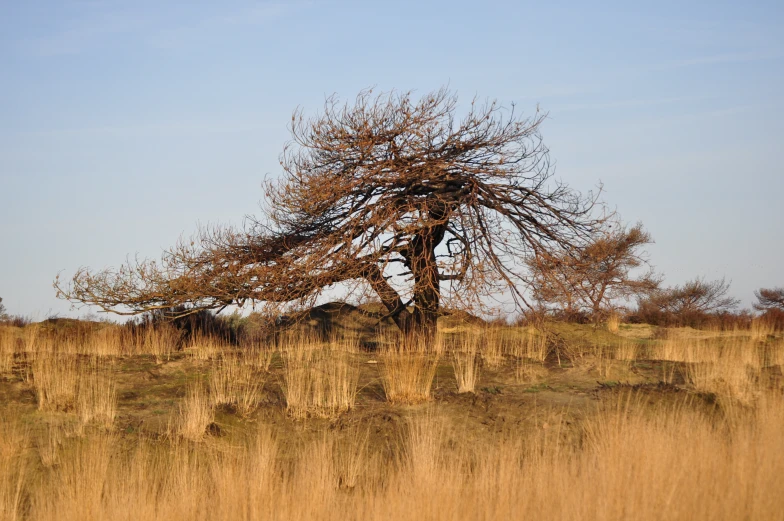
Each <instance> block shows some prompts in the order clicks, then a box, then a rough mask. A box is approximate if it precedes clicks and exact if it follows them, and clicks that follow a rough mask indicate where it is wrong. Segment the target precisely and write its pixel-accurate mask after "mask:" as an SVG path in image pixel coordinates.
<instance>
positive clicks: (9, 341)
mask: <svg viewBox="0 0 784 521" xmlns="http://www.w3.org/2000/svg"><path fill="white" fill-rule="evenodd" d="M15 351H16V335H15V334H14V332H13V331H12V330H11V328H8V327H3V326H0V375H2V374H6V373H10V372H11V369H12V368H13V366H14V352H15Z"/></svg>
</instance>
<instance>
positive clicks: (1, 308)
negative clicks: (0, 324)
mask: <svg viewBox="0 0 784 521" xmlns="http://www.w3.org/2000/svg"><path fill="white" fill-rule="evenodd" d="M6 318H8V314H7V313H6V310H5V305H4V304H3V298H2V297H0V320H5V319H6Z"/></svg>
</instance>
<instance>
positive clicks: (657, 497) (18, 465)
mask: <svg viewBox="0 0 784 521" xmlns="http://www.w3.org/2000/svg"><path fill="white" fill-rule="evenodd" d="M442 322H443V324H442V327H441V328H440V330H439V332H438V334H437V337H436V339H435V342H436V343H437V344H438V347H434V346H430V347H425V346H422V345H419V344H416V343H412V342H410V341H408V342H404V341H403V340H404V338H402V337H399V336H398V337H392V336H387V337H379V338H377V339H376V342H375V344H374V345H375V346H376V347H375V349H376V350H375V351H370V352H365V351H362V350H360V349H359V348H358V346H357V345H356V343H355V342H353V341H351V340H350V339H345V338H334V339H332V340H331V341H329V342H324V341H323V340H321V339H320V338H317V339H313V338H308V337H303V336H302V335H301V334H299V333H298V332H292V334H282V335H280V336H279V337H278V340H277V343H276V344H269V345H253V346H251V347H250V348H247V349H246V348H242V347H239V346H237V345H232V344H229V343H225V342H223V343H221V342H219V341H218V340H217V339H209V338H207V339H203V340H204V342H206V343H208V344H218V343H221V349H220V352H219V353H217V354H216V355H215V356H214V357H211V358H210V359H200V358H197V357H194V356H191V355H189V353H188V351H187V350H186V351H185V352H178V351H175V350H172V352H171V354H170V355H169V358H168V359H166V358H165V357H164V358H160V359H159V360H156V355H155V352H158V351H159V349H158V348H157V347H154V348H153V349H152V350H151V351H150V352H148V353H140V352H138V351H136V349H139V348H140V347H139V345H138V344H133V343H132V344H130V345H133V346H134V347H133V348H132V349H133V350H130V349H128V348H127V347H126V346H125V344H124V342H123V339H124V338H126V337H125V336H124V333H123V328H120V327H107V326H106V325H104V326H103V327H100V328H99V327H92V326H91V328H86V329H85V332H83V333H80V334H79V335H78V338H79V340H78V341H77V340H76V339H75V338H73V339H72V340H70V341H68V340H67V338H69V336H68V335H66V334H64V333H63V332H62V331H58V330H56V329H49V328H47V327H44V326H43V325H38V326H29V327H27V328H12V327H5V328H0V348H1V349H2V350H4V352H11V353H12V363H11V364H10V365H7V366H6V368H5V370H4V371H3V373H2V375H0V396H2V398H3V400H0V519H2V520H11V519H14V520H26V519H36V520H43V521H46V520H48V519H58V520H69V519H74V520H76V519H79V520H81V519H107V520H114V519H138V520H145V519H197V520H198V519H211V520H214V519H226V520H228V519H238V518H239V519H248V520H253V519H306V518H307V519H313V518H317V519H367V518H371V519H418V520H419V519H433V520H437V519H455V518H470V519H510V518H515V517H519V516H520V515H526V516H530V517H535V518H537V519H576V520H579V519H592V520H594V519H599V520H605V519H606V520H620V519H628V517H629V516H630V515H631V514H630V513H633V517H634V518H635V519H643V520H645V519H661V518H662V517H664V518H667V519H690V520H691V519H738V518H749V519H783V518H784V517H783V516H782V513H781V512H782V511H781V508H780V506H781V504H780V500H779V498H778V495H777V491H778V488H779V481H780V479H779V478H780V476H781V473H782V472H784V458H782V457H781V454H782V450H784V445H782V437H781V430H782V429H784V414H782V412H781V411H782V410H784V380H782V378H781V370H782V368H783V367H784V339H782V337H781V335H780V334H779V333H778V332H776V331H775V329H773V328H772V327H771V326H770V325H768V324H767V323H765V322H764V321H756V322H753V323H752V326H751V328H749V329H735V330H729V331H722V330H719V329H715V330H701V331H698V330H693V329H688V328H678V329H667V330H663V331H664V332H663V333H660V334H659V335H658V336H659V337H661V338H658V339H653V338H649V339H646V340H644V341H640V340H635V339H634V338H633V337H621V336H617V335H614V334H611V333H610V332H608V331H606V330H604V329H597V328H593V327H587V326H577V325H571V324H564V323H540V324H539V325H538V327H537V328H534V327H510V326H505V327H494V328H485V327H484V326H482V325H479V324H469V323H448V322H447V321H442ZM59 327H61V328H65V327H67V326H66V324H65V323H63V324H60V326H59ZM80 327H81V326H80ZM628 327H629V326H628V325H625V324H621V325H619V331H618V332H619V333H621V334H622V333H624V332H625V329H626V328H628ZM70 330H71V331H72V333H71V334H72V335H75V332H74V331H75V328H73V327H71V329H70ZM153 331H154V332H153V333H150V334H151V335H154V334H158V335H161V337H162V338H163V337H167V338H172V337H171V336H169V335H168V333H167V332H166V331H164V330H161V329H153ZM93 336H94V338H93ZM115 336H116V338H115ZM141 337H142V338H146V336H145V335H142V336H141ZM134 338H135V337H134ZM58 340H60V341H62V343H60V342H58ZM101 340H103V341H106V342H107V347H104V348H100V347H98V346H97V343H98V342H99V341H101ZM420 341H421V340H420ZM158 344H159V343H158V342H145V343H142V344H141V346H145V345H146V346H156V345H158ZM153 351H154V352H153ZM95 353H103V354H95ZM108 353H111V354H108ZM437 353H441V354H440V356H439V354H437ZM46 360H51V361H52V362H46ZM488 361H492V364H491V363H489V362H488ZM55 362H56V363H55ZM453 364H454V365H453ZM474 364H478V365H474ZM471 371H481V380H479V381H477V380H476V379H475V380H474V382H473V389H469V387H471V383H470V379H471V378H472V375H471ZM55 374H56V375H58V376H57V378H54V377H53V375H55ZM478 374H479V373H478V372H475V373H473V377H474V378H476V376H477V375H478ZM55 380H57V381H62V382H63V383H64V384H65V385H64V387H63V388H64V389H65V391H62V392H61V391H58V390H57V388H55V387H52V386H51V385H52V383H53V382H54V381H55ZM597 380H598V381H599V383H597ZM69 382H70V383H69ZM622 382H627V384H625V385H624V384H623V383H622ZM663 382H667V383H666V384H665V383H663ZM39 389H40V391H39ZM39 392H40V395H41V396H48V397H49V398H45V399H44V402H45V403H46V404H47V405H45V406H44V407H43V408H41V409H39V406H38V403H40V402H36V400H35V399H34V398H33V393H36V396H38V393H39ZM295 395H296V396H295ZM298 400H299V401H298ZM243 404H245V405H243ZM706 476H710V479H707V478H706Z"/></svg>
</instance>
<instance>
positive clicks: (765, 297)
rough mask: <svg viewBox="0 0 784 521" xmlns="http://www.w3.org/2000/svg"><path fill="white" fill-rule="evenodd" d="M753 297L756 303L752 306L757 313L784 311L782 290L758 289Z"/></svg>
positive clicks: (783, 289) (783, 293)
mask: <svg viewBox="0 0 784 521" xmlns="http://www.w3.org/2000/svg"><path fill="white" fill-rule="evenodd" d="M754 296H755V297H757V302H755V303H754V304H753V306H754V309H756V310H757V311H763V312H764V311H771V310H779V311H784V288H760V289H759V290H757V291H755V292H754Z"/></svg>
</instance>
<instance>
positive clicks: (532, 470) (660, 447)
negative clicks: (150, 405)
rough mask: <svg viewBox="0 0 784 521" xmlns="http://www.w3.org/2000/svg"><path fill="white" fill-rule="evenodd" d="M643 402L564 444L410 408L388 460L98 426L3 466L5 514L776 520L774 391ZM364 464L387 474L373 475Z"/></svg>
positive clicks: (260, 441) (615, 405)
mask: <svg viewBox="0 0 784 521" xmlns="http://www.w3.org/2000/svg"><path fill="white" fill-rule="evenodd" d="M776 400H778V401H776ZM638 402H639V400H637V399H636V397H635V396H634V395H627V396H621V397H620V398H619V399H617V400H616V401H615V402H609V403H607V406H606V407H605V408H603V409H602V410H600V411H598V412H596V413H594V414H592V415H591V416H589V417H588V418H587V419H586V420H585V422H584V424H583V431H584V433H585V435H584V439H585V442H584V443H583V444H582V446H577V445H571V444H569V443H566V442H564V441H563V440H562V438H561V437H560V436H559V435H558V432H559V425H552V426H551V427H549V428H548V429H546V430H542V431H541V432H540V433H539V434H537V435H534V436H528V437H525V438H521V437H520V436H514V435H494V436H491V437H489V438H488V439H486V440H485V441H483V442H480V443H477V442H476V441H469V440H468V439H461V438H454V437H453V435H452V434H450V432H449V430H448V429H446V428H445V424H444V421H445V420H444V419H443V418H441V417H440V416H439V415H438V412H437V411H436V412H435V413H429V414H425V415H420V416H418V417H415V418H413V419H412V420H411V422H410V423H409V429H408V436H407V437H406V439H405V441H404V442H403V444H402V447H401V448H402V452H401V453H400V458H392V459H381V460H378V459H374V457H373V456H372V455H370V454H369V453H368V452H367V451H366V450H365V449H361V450H349V451H348V452H346V449H347V448H350V447H351V444H348V443H345V442H344V441H345V440H340V441H339V440H337V438H336V437H335V435H334V434H333V433H331V432H329V431H324V432H322V433H321V434H320V435H319V436H317V437H316V439H315V440H314V441H311V442H307V443H305V445H304V446H303V447H302V448H301V449H300V450H299V451H297V453H296V455H295V456H294V460H293V461H289V462H287V460H284V459H281V454H280V452H279V446H278V441H277V440H276V438H275V437H274V436H272V435H270V434H269V431H268V430H267V429H263V428H262V429H261V430H260V432H259V434H257V435H256V436H255V437H254V438H251V439H250V440H249V441H248V443H246V444H241V445H238V446H235V447H232V448H224V449H221V450H214V449H212V448H210V446H209V445H206V444H201V445H199V446H196V447H188V446H184V445H178V444H173V445H171V447H169V448H166V447H160V448H156V447H155V446H153V445H150V444H148V443H146V442H143V441H140V442H139V443H138V444H137V445H136V446H135V447H131V448H130V449H122V448H121V447H120V446H119V445H118V444H117V443H116V442H115V440H114V439H113V438H112V437H110V436H105V435H97V436H96V437H93V438H90V439H87V440H76V442H75V445H74V446H73V447H72V449H71V450H69V451H68V453H67V454H64V455H63V457H62V461H61V463H60V464H59V465H57V466H54V467H51V468H49V469H46V470H45V471H44V473H43V476H42V477H41V478H40V480H38V481H27V480H24V479H22V480H19V478H18V476H19V473H18V472H19V470H18V468H19V467H18V465H19V464H20V460H19V459H18V458H19V455H18V454H19V453H18V451H17V453H16V454H15V455H14V456H13V457H14V458H17V460H16V463H15V464H14V465H12V466H10V467H9V466H8V465H4V466H2V467H0V480H3V479H4V480H6V481H0V484H4V485H8V486H7V487H6V488H5V489H4V490H6V491H7V494H8V495H7V496H5V497H8V498H9V501H8V502H5V503H3V505H4V510H3V513H4V519H21V518H24V519H36V520H39V521H50V520H58V521H70V520H74V521H76V520H84V519H106V520H130V519H135V520H141V521H144V520H152V519H189V520H197V521H198V520H205V521H206V520H211V521H214V520H219V521H223V520H225V521H228V520H234V519H246V520H257V519H270V520H284V519H286V520H288V519H325V520H360V519H377V520H404V521H405V520H417V521H419V520H423V519H425V520H441V519H444V520H447V519H448V520H452V519H476V520H484V519H517V518H519V517H520V516H521V513H524V515H525V516H526V517H528V518H533V519H541V520H545V521H546V520H562V519H574V520H583V519H585V520H588V519H590V520H599V521H604V520H608V521H609V520H623V519H630V518H633V519H636V520H642V521H647V520H659V519H668V520H676V521H677V520H689V521H692V520H698V521H699V520H716V519H726V520H731V519H766V520H774V521H775V520H781V519H782V518H784V513H782V510H781V500H780V494H779V489H780V486H779V485H780V476H781V475H782V473H783V472H784V459H783V458H781V457H779V455H780V454H782V453H783V451H784V437H782V436H781V435H780V433H781V430H782V429H784V408H783V407H782V403H781V398H780V397H777V398H775V399H774V398H769V401H765V402H762V403H760V404H759V405H758V406H757V407H756V408H755V409H754V410H753V411H752V412H750V413H748V414H746V415H745V416H744V417H743V418H742V419H741V420H740V421H738V422H733V423H730V424H716V423H715V419H712V418H711V417H710V416H708V415H705V414H702V413H700V412H699V411H697V410H695V409H694V408H692V407H689V406H688V405H687V404H683V405H680V406H674V407H673V406H670V407H664V408H660V409H658V410H656V411H655V414H651V411H650V410H649V409H648V408H646V407H644V406H642V405H641V404H640V403H638ZM341 461H344V462H346V463H341ZM372 461H381V462H382V463H381V465H382V467H383V468H382V470H381V472H377V473H370V472H368V470H369V469H371V467H372V466H371V462H372ZM12 468H13V470H12ZM342 489H350V490H351V491H352V492H351V493H350V494H346V493H345V492H344V491H343V490H342ZM25 501H26V504H27V505H29V506H28V507H26V508H19V505H20V504H25ZM9 513H10V515H9Z"/></svg>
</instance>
